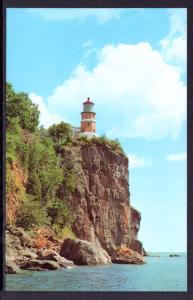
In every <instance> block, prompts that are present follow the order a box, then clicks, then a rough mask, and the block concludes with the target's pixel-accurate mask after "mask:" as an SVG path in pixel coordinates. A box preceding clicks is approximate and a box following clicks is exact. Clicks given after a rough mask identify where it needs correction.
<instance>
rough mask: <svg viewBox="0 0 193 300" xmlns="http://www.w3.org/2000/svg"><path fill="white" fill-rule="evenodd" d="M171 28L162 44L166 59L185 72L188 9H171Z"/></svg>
mask: <svg viewBox="0 0 193 300" xmlns="http://www.w3.org/2000/svg"><path fill="white" fill-rule="evenodd" d="M169 14H170V16H169V22H170V29H169V33H168V34H167V36H166V37H164V38H163V39H162V40H161V41H160V44H161V46H162V54H163V57H164V59H165V60H166V61H167V62H169V63H172V64H176V65H178V66H179V67H180V68H181V72H183V73H184V72H185V69H186V60H187V28H186V27H187V25H186V24H187V16H186V9H171V10H169Z"/></svg>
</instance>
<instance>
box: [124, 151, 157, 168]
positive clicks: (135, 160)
mask: <svg viewBox="0 0 193 300" xmlns="http://www.w3.org/2000/svg"><path fill="white" fill-rule="evenodd" d="M127 156H128V158H129V168H131V169H134V168H144V167H147V166H150V165H151V163H150V161H149V160H147V159H145V157H143V156H139V155H137V154H135V153H128V154H127Z"/></svg>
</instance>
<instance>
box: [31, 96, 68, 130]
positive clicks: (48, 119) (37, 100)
mask: <svg viewBox="0 0 193 300" xmlns="http://www.w3.org/2000/svg"><path fill="white" fill-rule="evenodd" d="M29 98H30V99H31V100H32V102H33V103H34V104H37V105H38V108H39V111H40V125H43V126H44V127H46V128H47V127H49V126H50V125H52V124H54V123H59V122H61V121H63V118H62V117H61V116H60V115H58V114H52V113H51V112H49V111H48V108H47V106H46V105H45V103H44V100H43V98H42V97H41V96H38V95H36V94H35V93H31V94H29Z"/></svg>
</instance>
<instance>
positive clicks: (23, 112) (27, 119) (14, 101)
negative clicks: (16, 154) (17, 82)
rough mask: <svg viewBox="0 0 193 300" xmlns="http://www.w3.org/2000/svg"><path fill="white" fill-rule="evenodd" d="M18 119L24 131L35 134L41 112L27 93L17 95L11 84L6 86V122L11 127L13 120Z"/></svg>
mask: <svg viewBox="0 0 193 300" xmlns="http://www.w3.org/2000/svg"><path fill="white" fill-rule="evenodd" d="M15 117H18V119H19V125H20V127H21V128H23V129H27V130H28V131H30V132H34V131H35V130H36V129H37V127H38V124H39V111H38V107H37V105H36V104H34V103H32V101H31V100H30V99H29V97H28V95H27V94H26V93H23V92H21V93H15V91H14V90H13V88H12V86H11V84H7V86H6V122H7V126H8V127H9V126H10V122H11V120H12V118H15Z"/></svg>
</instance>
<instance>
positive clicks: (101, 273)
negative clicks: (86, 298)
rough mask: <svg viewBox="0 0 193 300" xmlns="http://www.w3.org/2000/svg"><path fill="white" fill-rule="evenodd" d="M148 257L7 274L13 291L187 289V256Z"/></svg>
mask: <svg viewBox="0 0 193 300" xmlns="http://www.w3.org/2000/svg"><path fill="white" fill-rule="evenodd" d="M158 255H160V256H161V257H150V256H149V257H146V258H145V260H146V262H147V264H144V265H117V264H110V265H103V266H92V267H90V266H76V267H75V268H72V269H61V270H57V271H42V272H32V271H31V272H30V271H28V272H26V273H25V274H16V275H6V290H9V291H187V256H186V254H182V253H181V254H180V257H169V254H168V253H159V254H158Z"/></svg>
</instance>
